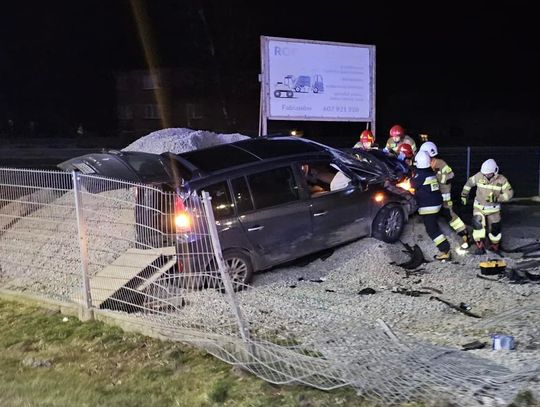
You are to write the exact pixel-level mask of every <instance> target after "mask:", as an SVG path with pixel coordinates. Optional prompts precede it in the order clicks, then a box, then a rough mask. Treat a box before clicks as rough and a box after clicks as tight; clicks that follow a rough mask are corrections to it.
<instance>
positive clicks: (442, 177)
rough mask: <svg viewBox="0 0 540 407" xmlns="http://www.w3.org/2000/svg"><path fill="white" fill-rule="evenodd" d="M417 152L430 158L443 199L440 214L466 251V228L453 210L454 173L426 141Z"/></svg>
mask: <svg viewBox="0 0 540 407" xmlns="http://www.w3.org/2000/svg"><path fill="white" fill-rule="evenodd" d="M419 151H426V152H427V153H428V154H429V156H430V157H431V169H432V170H433V171H435V174H436V175H437V181H439V188H440V190H441V195H442V199H443V207H442V210H441V214H442V215H443V217H444V218H445V219H446V220H447V221H448V224H449V225H450V227H451V228H452V229H454V230H455V231H456V233H457V234H458V235H459V236H461V240H462V243H461V248H462V249H468V248H469V242H470V241H471V237H470V236H469V232H468V231H467V226H466V225H465V223H464V222H463V221H462V220H461V218H460V217H459V216H458V215H457V214H456V213H455V212H454V209H453V202H452V195H451V190H452V179H453V178H454V172H453V171H452V168H451V167H450V166H449V165H448V164H447V163H446V161H444V160H443V159H442V158H440V157H439V156H438V155H439V150H438V149H437V146H436V145H435V143H433V142H431V141H426V142H425V143H423V144H422V145H421V146H420V150H419Z"/></svg>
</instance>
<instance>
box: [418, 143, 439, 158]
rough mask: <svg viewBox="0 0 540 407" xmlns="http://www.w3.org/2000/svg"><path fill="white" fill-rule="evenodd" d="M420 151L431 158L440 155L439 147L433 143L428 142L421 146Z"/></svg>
mask: <svg viewBox="0 0 540 407" xmlns="http://www.w3.org/2000/svg"><path fill="white" fill-rule="evenodd" d="M419 151H425V152H427V153H428V154H429V156H430V157H435V156H436V155H437V154H439V150H437V146H436V145H435V143H434V142H432V141H426V142H425V143H423V144H422V145H421V146H420V150H419Z"/></svg>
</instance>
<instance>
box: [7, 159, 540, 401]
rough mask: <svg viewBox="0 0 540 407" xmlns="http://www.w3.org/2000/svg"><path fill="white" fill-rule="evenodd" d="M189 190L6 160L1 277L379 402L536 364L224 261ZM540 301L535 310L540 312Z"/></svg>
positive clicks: (439, 392)
mask: <svg viewBox="0 0 540 407" xmlns="http://www.w3.org/2000/svg"><path fill="white" fill-rule="evenodd" d="M449 161H450V160H449ZM452 164H453V165H454V167H455V164H454V163H452ZM182 198H183V199H182V200H179V199H178V196H176V195H175V194H172V193H166V192H163V191H160V190H159V189H155V188H151V187H148V186H143V185H138V184H132V183H127V182H122V181H117V180H112V179H106V178H101V177H94V176H85V175H75V174H73V175H72V174H66V173H61V172H50V171H29V170H12V169H0V202H2V203H1V207H0V220H1V222H2V223H1V225H2V228H1V234H0V267H1V269H0V287H1V288H8V289H12V290H17V291H26V292H32V293H36V294H39V295H41V296H45V297H49V298H55V299H59V300H61V301H64V302H71V303H77V304H82V305H83V306H85V307H89V308H91V309H93V310H94V311H95V312H96V313H104V314H106V315H108V316H111V317H113V318H118V319H122V320H128V321H129V322H131V323H135V324H140V325H142V326H144V327H145V328H148V329H150V330H152V331H153V332H155V333H159V334H160V335H162V336H166V337H168V338H170V339H172V340H179V341H183V342H188V343H192V344H195V345H197V346H199V347H202V348H204V349H206V350H207V351H208V352H210V353H212V354H213V355H215V356H217V357H219V358H220V359H222V360H225V361H227V362H229V363H232V364H238V365H241V366H243V367H244V368H245V369H247V370H249V371H251V372H253V373H254V374H256V375H257V376H259V377H261V378H263V379H265V380H267V381H270V382H272V383H302V384H306V385H310V386H314V387H317V388H320V389H333V388H336V387H341V386H352V387H354V388H355V389H356V390H357V391H358V392H359V393H360V394H362V395H363V396H365V397H366V398H368V399H371V400H373V401H374V402H375V403H384V404H388V403H401V402H407V401H413V400H422V401H433V400H444V399H447V400H452V401H453V402H454V403H457V404H458V405H477V404H478V405H479V404H481V403H485V398H486V397H487V398H489V399H491V400H495V401H497V400H503V401H508V400H511V399H512V397H513V396H514V395H515V394H516V393H517V392H518V391H519V390H520V389H522V388H524V387H528V386H529V385H531V380H533V379H534V378H535V377H536V376H537V375H538V369H537V370H535V371H523V372H519V373H515V372H512V371H510V370H509V369H507V368H505V367H503V366H501V365H498V364H496V363H494V362H491V361H489V360H486V359H482V358H479V357H474V356H472V355H471V354H469V353H465V352H461V351H459V350H457V349H454V348H446V347H441V346H435V345H432V344H429V343H426V342H422V341H419V340H417V339H415V338H412V337H410V336H406V335H403V334H400V333H395V332H392V331H391V330H390V329H389V327H388V326H387V325H386V324H384V322H382V321H378V322H373V321H367V320H364V319H362V318H361V317H353V316H351V315H344V314H342V313H340V312H339V311H338V310H332V309H331V308H330V307H328V305H327V304H326V303H325V301H324V298H322V297H318V296H306V295H289V296H285V295H278V294H277V293H275V292H272V290H271V288H269V289H265V287H259V288H257V289H255V288H253V287H249V286H244V285H241V284H239V283H238V282H236V281H235V280H234V278H230V276H229V274H228V273H227V271H228V265H227V263H225V262H224V260H223V258H222V256H221V249H220V243H219V239H218V238H217V230H216V228H215V226H214V225H215V220H214V218H213V213H212V209H211V202H210V199H209V197H208V195H207V194H204V193H203V194H202V195H195V194H193V195H191V196H183V197H182ZM183 215H185V217H184V216H183ZM345 301H346V300H345ZM276 304H279V306H276ZM538 311H539V309H538V308H535V309H533V310H530V312H529V313H526V318H527V320H528V322H527V323H533V324H534V323H535V321H536V323H538V324H540V320H538V319H539V317H540V312H538ZM508 318H510V319H512V320H513V321H516V320H518V319H519V318H518V316H516V315H513V316H512V317H507V319H508ZM495 322H498V321H494V323H495ZM484 323H485V324H489V321H484Z"/></svg>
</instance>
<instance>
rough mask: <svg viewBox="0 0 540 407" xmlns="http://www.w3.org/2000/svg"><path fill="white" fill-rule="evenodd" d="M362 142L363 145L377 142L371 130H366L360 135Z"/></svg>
mask: <svg viewBox="0 0 540 407" xmlns="http://www.w3.org/2000/svg"><path fill="white" fill-rule="evenodd" d="M360 142H361V143H374V142H375V136H374V135H373V133H372V132H371V130H364V131H363V132H362V133H361V134H360Z"/></svg>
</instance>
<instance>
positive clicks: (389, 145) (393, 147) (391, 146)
mask: <svg viewBox="0 0 540 407" xmlns="http://www.w3.org/2000/svg"><path fill="white" fill-rule="evenodd" d="M401 143H407V144H410V145H411V147H412V151H413V153H414V154H416V143H415V142H414V140H413V139H412V138H411V137H410V136H407V135H405V136H403V138H402V139H401V140H400V141H398V142H397V143H396V142H395V141H394V140H393V139H392V137H388V140H387V141H386V149H387V150H388V151H389V152H391V153H393V154H395V155H397V154H398V151H397V148H398V146H399V145H400V144H401Z"/></svg>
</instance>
